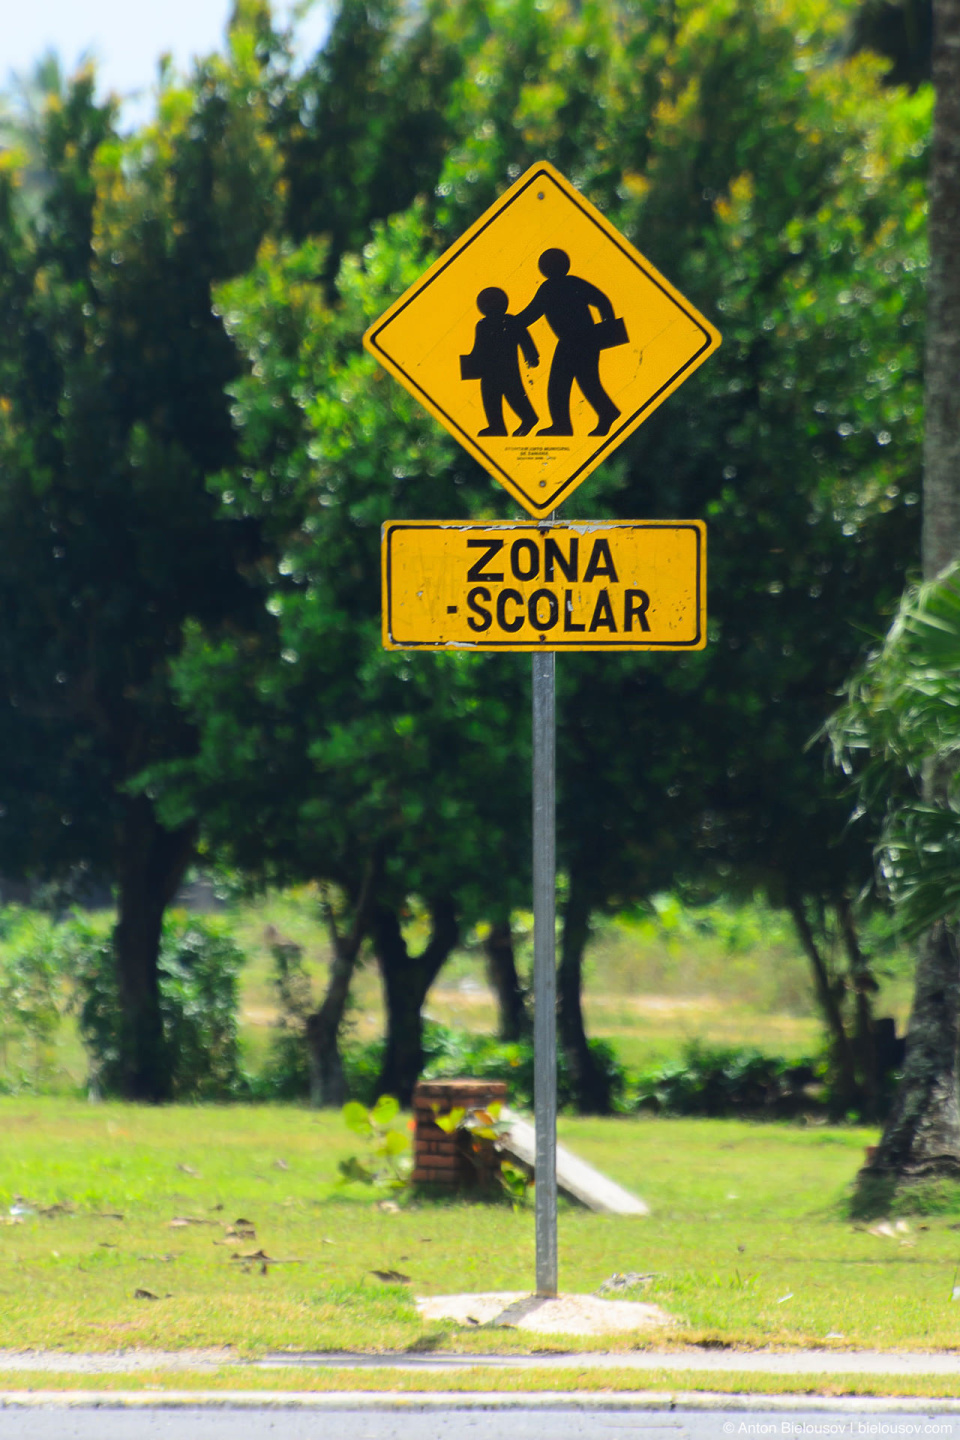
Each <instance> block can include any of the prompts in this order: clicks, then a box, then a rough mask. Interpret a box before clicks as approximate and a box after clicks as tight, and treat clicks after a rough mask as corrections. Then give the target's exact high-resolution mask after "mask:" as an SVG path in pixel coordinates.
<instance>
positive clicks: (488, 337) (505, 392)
mask: <svg viewBox="0 0 960 1440" xmlns="http://www.w3.org/2000/svg"><path fill="white" fill-rule="evenodd" d="M538 266H539V270H540V274H541V275H542V276H543V277H544V280H543V284H542V285H541V286H540V288H539V290H538V291H537V293H536V295H534V297H533V299H532V300H531V301H530V304H529V305H528V306H527V307H526V309H525V310H521V311H520V313H519V315H511V314H509V313H508V306H509V303H510V302H509V300H508V298H507V295H506V292H505V291H504V290H501V289H499V288H498V287H497V286H495V285H491V286H489V287H488V288H487V289H486V290H481V291H480V294H479V295H478V296H477V309H478V310H479V311H480V313H481V315H482V316H483V317H484V318H483V319H482V320H480V321H478V323H477V330H476V338H475V340H474V344H473V349H472V350H471V352H470V354H469V355H461V356H460V377H461V379H463V380H479V381H480V396H481V399H482V400H483V409H484V413H485V415H486V418H487V423H486V426H485V427H484V429H483V430H478V431H477V434H478V435H506V433H507V428H506V425H505V424H504V419H503V402H504V400H506V402H507V404H508V405H509V406H510V407H511V409H512V410H514V411H515V412H516V415H517V418H518V419H519V420H520V425H519V426H518V428H517V429H516V430H514V432H513V433H514V435H528V434H529V433H530V431H531V430H532V429H533V427H534V425H535V424H536V423H537V415H536V412H535V410H534V408H533V406H532V405H531V403H530V399H529V397H528V395H527V392H526V390H525V389H524V386H523V381H522V379H521V378H520V362H519V359H518V356H517V352H518V350H520V351H522V352H523V356H524V359H525V360H526V362H527V364H528V365H537V364H539V361H540V356H539V354H538V352H537V347H536V345H535V344H534V342H533V340H532V338H531V336H530V326H531V325H533V324H534V322H535V321H537V320H539V319H541V317H542V318H543V319H545V320H546V322H547V324H548V325H549V326H550V329H551V330H552V331H553V333H554V335H556V337H557V344H556V348H555V349H554V352H553V359H552V361H551V363H550V375H549V378H548V381H547V404H548V405H549V407H550V424H549V425H545V426H543V428H542V429H541V430H538V431H537V434H538V435H572V434H573V424H572V422H571V419H570V396H571V392H572V390H573V382H574V381H576V382H577V384H578V385H579V387H580V392H581V394H582V395H583V398H584V399H585V400H586V401H587V403H588V404H589V405H590V406H591V407H592V409H593V410H594V412H595V414H596V417H597V423H596V425H595V426H594V428H593V429H592V430H591V431H590V434H591V435H607V434H608V433H609V431H610V427H611V425H612V424H613V422H614V421H615V420H617V419H618V418H619V415H620V410H619V408H618V407H617V405H616V404H615V403H614V401H613V400H611V398H610V396H609V395H608V394H607V392H606V390H605V389H604V388H603V383H602V381H601V379H600V352H601V350H609V349H612V348H613V347H614V346H616V345H624V344H626V341H627V327H626V325H625V324H624V322H623V320H620V319H618V318H617V317H616V315H615V314H614V309H613V305H612V304H611V302H610V300H609V299H608V298H607V296H606V295H605V294H604V293H603V291H602V290H600V289H598V287H597V286H596V285H593V284H591V282H590V281H589V280H584V279H583V278H582V277H581V276H579V275H571V274H570V256H569V255H568V254H567V252H566V250H558V249H551V250H544V252H543V254H542V255H541V256H540V260H539V262H538ZM591 307H592V308H591ZM592 310H596V311H597V312H598V314H599V316H600V318H599V320H594V318H593V313H592Z"/></svg>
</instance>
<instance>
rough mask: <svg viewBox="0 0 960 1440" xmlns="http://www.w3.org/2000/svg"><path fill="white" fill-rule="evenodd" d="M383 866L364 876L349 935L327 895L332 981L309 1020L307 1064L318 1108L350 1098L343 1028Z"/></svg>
mask: <svg viewBox="0 0 960 1440" xmlns="http://www.w3.org/2000/svg"><path fill="white" fill-rule="evenodd" d="M378 874H379V865H378V863H377V862H376V861H371V863H370V865H369V866H368V868H367V873H366V875H365V876H364V880H363V885H362V887H361V890H360V895H359V897H358V899H357V902H356V905H355V906H354V914H353V925H352V926H351V928H350V932H349V934H347V935H342V934H341V933H340V930H339V927H338V925H337V921H336V916H335V915H334V913H333V908H332V906H331V904H330V900H329V897H328V896H326V895H324V898H323V912H324V919H325V920H326V922H327V930H328V932H329V935H330V953H331V957H332V958H331V962H330V978H329V980H328V982H327V993H326V994H325V995H324V997H323V1004H322V1005H321V1006H320V1008H319V1010H316V1011H314V1013H313V1014H312V1015H308V1016H307V1036H306V1038H307V1062H308V1064H309V1067H310V1103H311V1105H315V1106H317V1107H320V1106H324V1105H329V1106H339V1105H342V1104H343V1103H344V1101H345V1100H346V1098H347V1078H346V1075H345V1074H344V1070H343V1056H342V1055H341V1053H340V1027H341V1025H342V1024H343V1016H344V1012H345V1010H346V1008H347V999H348V998H349V995H350V982H351V980H352V979H353V972H354V970H355V968H356V964H357V956H358V955H359V954H360V946H361V945H362V944H363V937H364V935H365V934H366V931H367V927H368V924H369V920H370V906H371V903H372V900H373V893H374V888H375V884H376V878H377V876H378Z"/></svg>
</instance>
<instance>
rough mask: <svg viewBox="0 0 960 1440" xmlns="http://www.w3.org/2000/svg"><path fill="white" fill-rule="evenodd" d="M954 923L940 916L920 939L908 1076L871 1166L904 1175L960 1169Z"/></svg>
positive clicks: (959, 974)
mask: <svg viewBox="0 0 960 1440" xmlns="http://www.w3.org/2000/svg"><path fill="white" fill-rule="evenodd" d="M958 1022H960V957H958V951H957V937H956V932H955V928H954V927H953V926H952V925H949V924H947V923H946V922H945V921H943V920H938V921H937V923H936V925H934V926H933V927H932V929H930V930H928V931H927V933H926V935H924V937H923V939H922V940H921V942H920V956H919V960H918V962H917V978H916V989H915V992H914V998H913V1012H912V1014H911V1016H910V1028H909V1029H908V1031H907V1053H906V1058H905V1060H904V1067H903V1081H902V1083H901V1085H900V1089H899V1090H898V1091H897V1097H896V1100H895V1101H894V1105H893V1109H892V1111H891V1112H890V1118H889V1120H888V1121H887V1124H886V1128H885V1130H884V1132H883V1136H882V1137H881V1140H880V1144H879V1145H878V1146H877V1149H876V1152H875V1154H874V1156H873V1159H872V1161H871V1162H870V1165H869V1167H868V1169H869V1171H871V1172H877V1171H880V1172H883V1171H886V1172H892V1173H893V1174H894V1175H895V1176H897V1177H904V1178H906V1177H916V1176H921V1175H954V1176H958V1175H960V1113H958V1106H957V1027H958Z"/></svg>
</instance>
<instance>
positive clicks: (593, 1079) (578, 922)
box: [557, 872, 611, 1115]
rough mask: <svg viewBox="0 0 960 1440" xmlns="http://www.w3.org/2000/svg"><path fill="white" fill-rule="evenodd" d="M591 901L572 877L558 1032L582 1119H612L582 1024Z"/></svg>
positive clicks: (607, 1092) (603, 1078)
mask: <svg viewBox="0 0 960 1440" xmlns="http://www.w3.org/2000/svg"><path fill="white" fill-rule="evenodd" d="M590 910H591V906H590V900H589V898H588V895H587V892H586V889H585V888H584V886H583V885H582V884H581V883H580V882H579V881H578V880H577V876H576V873H575V872H574V873H573V874H571V876H570V893H569V896H568V897H567V904H566V909H565V910H564V912H563V936H562V938H561V942H560V966H559V969H558V971H557V1028H558V1030H559V1032H560V1044H561V1045H562V1046H563V1053H564V1056H565V1058H566V1061H567V1068H568V1070H569V1072H570V1080H571V1083H572V1085H573V1095H574V1101H575V1104H576V1106H577V1109H578V1111H579V1112H580V1114H581V1115H609V1114H610V1110H611V1096H610V1083H609V1080H608V1079H607V1076H606V1075H605V1074H604V1073H603V1071H602V1070H601V1068H600V1066H599V1065H598V1064H597V1061H596V1059H595V1058H594V1056H593V1054H592V1052H591V1050H590V1046H589V1044H588V1042H587V1032H586V1030H585V1029H584V1024H583V1006H582V1004H581V994H580V992H581V988H582V984H583V952H584V949H585V948H586V944H587V941H588V939H589V938H590Z"/></svg>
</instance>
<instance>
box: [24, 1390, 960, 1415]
mask: <svg viewBox="0 0 960 1440" xmlns="http://www.w3.org/2000/svg"><path fill="white" fill-rule="evenodd" d="M40 1409H52V1410H328V1411H338V1410H345V1411H356V1410H368V1411H390V1412H395V1413H396V1412H416V1411H428V1412H435V1411H440V1410H496V1411H513V1410H527V1411H539V1410H551V1411H559V1410H567V1411H591V1410H593V1411H595V1410H601V1411H606V1412H614V1411H621V1412H623V1411H634V1412H637V1413H642V1412H661V1413H662V1412H668V1413H674V1414H676V1413H680V1412H683V1411H690V1412H693V1411H711V1410H712V1411H718V1412H723V1411H726V1412H731V1413H734V1414H736V1413H742V1412H745V1411H747V1412H751V1413H753V1412H756V1411H765V1412H768V1413H769V1412H771V1411H773V1412H777V1413H791V1414H796V1413H803V1414H815V1413H819V1414H837V1415H864V1414H870V1415H872V1414H881V1415H882V1414H887V1415H890V1414H897V1415H904V1414H908V1415H960V1398H958V1399H942V1400H931V1399H922V1398H919V1397H916V1396H909V1397H896V1396H891V1397H887V1396H884V1397H875V1396H874V1397H871V1396H862V1397H860V1396H838V1397H820V1396H816V1395H725V1394H716V1393H709V1392H702V1393H696V1392H690V1391H675V1392H669V1391H657V1390H640V1391H635V1392H634V1393H632V1394H616V1395H611V1394H605V1395H604V1394H600V1395H595V1394H589V1393H587V1392H584V1391H573V1392H567V1393H563V1394H561V1393H557V1392H552V1391H544V1392H541V1393H540V1394H525V1395H487V1394H483V1393H482V1392H471V1393H464V1394H459V1395H457V1394H447V1393H437V1392H435V1391H427V1392H421V1393H420V1394H412V1395H395V1394H384V1393H383V1392H380V1393H377V1392H370V1391H356V1390H353V1391H351V1390H343V1391H340V1392H337V1393H327V1394H321V1395H318V1394H312V1393H310V1392H304V1391H296V1390H288V1391H282V1392H280V1393H279V1394H273V1395H263V1394H256V1393H251V1392H250V1391H243V1390H219V1391H211V1390H201V1391H186V1390H168V1391H164V1392H160V1391H156V1392H152V1393H150V1394H144V1393H143V1392H141V1391H136V1390H116V1391H112V1392H101V1393H97V1392H96V1391H88V1390H61V1391H55V1390H31V1391H22V1392H17V1391H9V1390H8V1391H0V1410H40Z"/></svg>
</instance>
